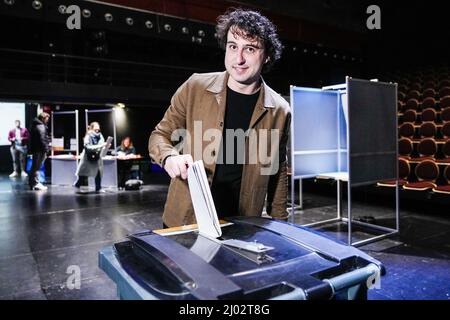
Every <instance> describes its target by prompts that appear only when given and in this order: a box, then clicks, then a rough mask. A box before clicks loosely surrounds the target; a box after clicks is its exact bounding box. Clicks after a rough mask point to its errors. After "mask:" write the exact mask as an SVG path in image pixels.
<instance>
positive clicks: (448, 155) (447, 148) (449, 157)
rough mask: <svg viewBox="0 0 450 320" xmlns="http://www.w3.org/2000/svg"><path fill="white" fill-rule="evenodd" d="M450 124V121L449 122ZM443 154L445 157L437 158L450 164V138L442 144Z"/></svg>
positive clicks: (440, 161)
mask: <svg viewBox="0 0 450 320" xmlns="http://www.w3.org/2000/svg"><path fill="white" fill-rule="evenodd" d="M449 125H450V123H449ZM442 154H443V155H444V157H445V158H444V159H439V160H436V161H437V162H439V163H448V164H450V139H448V140H447V141H446V142H445V143H444V144H443V145H442Z"/></svg>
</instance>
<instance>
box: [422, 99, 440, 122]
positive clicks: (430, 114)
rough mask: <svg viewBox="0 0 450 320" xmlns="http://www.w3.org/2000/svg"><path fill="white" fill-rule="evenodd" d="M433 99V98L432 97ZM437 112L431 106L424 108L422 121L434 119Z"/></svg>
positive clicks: (432, 120)
mask: <svg viewBox="0 0 450 320" xmlns="http://www.w3.org/2000/svg"><path fill="white" fill-rule="evenodd" d="M433 100H434V99H433ZM436 118H437V113H436V110H434V109H433V108H426V109H425V110H423V111H422V121H423V122H434V121H436Z"/></svg>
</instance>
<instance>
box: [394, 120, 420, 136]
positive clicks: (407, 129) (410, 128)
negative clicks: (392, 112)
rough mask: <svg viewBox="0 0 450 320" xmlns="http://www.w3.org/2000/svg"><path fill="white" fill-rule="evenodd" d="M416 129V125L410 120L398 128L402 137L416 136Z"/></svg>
mask: <svg viewBox="0 0 450 320" xmlns="http://www.w3.org/2000/svg"><path fill="white" fill-rule="evenodd" d="M415 131H416V129H415V128H414V125H413V124H412V123H409V122H406V123H403V124H402V125H401V126H400V127H399V128H398V133H399V135H400V137H406V138H412V137H413V136H414V133H415Z"/></svg>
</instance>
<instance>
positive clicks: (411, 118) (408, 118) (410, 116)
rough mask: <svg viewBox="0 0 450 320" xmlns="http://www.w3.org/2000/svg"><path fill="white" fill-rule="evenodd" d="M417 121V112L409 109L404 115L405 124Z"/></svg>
mask: <svg viewBox="0 0 450 320" xmlns="http://www.w3.org/2000/svg"><path fill="white" fill-rule="evenodd" d="M416 120H417V112H416V110H413V109H409V110H406V111H405V112H404V113H403V122H411V123H414V122H416Z"/></svg>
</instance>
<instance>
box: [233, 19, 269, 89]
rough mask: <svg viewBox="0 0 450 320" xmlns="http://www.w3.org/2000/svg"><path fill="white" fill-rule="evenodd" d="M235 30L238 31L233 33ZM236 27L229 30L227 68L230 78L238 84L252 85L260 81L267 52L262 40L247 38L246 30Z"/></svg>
mask: <svg viewBox="0 0 450 320" xmlns="http://www.w3.org/2000/svg"><path fill="white" fill-rule="evenodd" d="M233 31H238V32H237V33H236V32H235V33H233ZM239 31H240V30H239V29H237V28H236V27H231V28H230V30H228V35H227V44H226V50H225V68H226V70H227V71H228V73H229V74H230V80H229V81H232V82H235V83H236V84H237V85H240V86H242V85H250V84H254V83H255V82H257V81H259V77H260V74H261V70H262V67H263V65H264V62H265V59H266V57H265V53H264V48H263V45H262V43H261V41H260V40H259V39H257V38H255V39H247V38H244V37H243V36H241V35H240V34H242V35H244V34H245V33H244V32H239Z"/></svg>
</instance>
